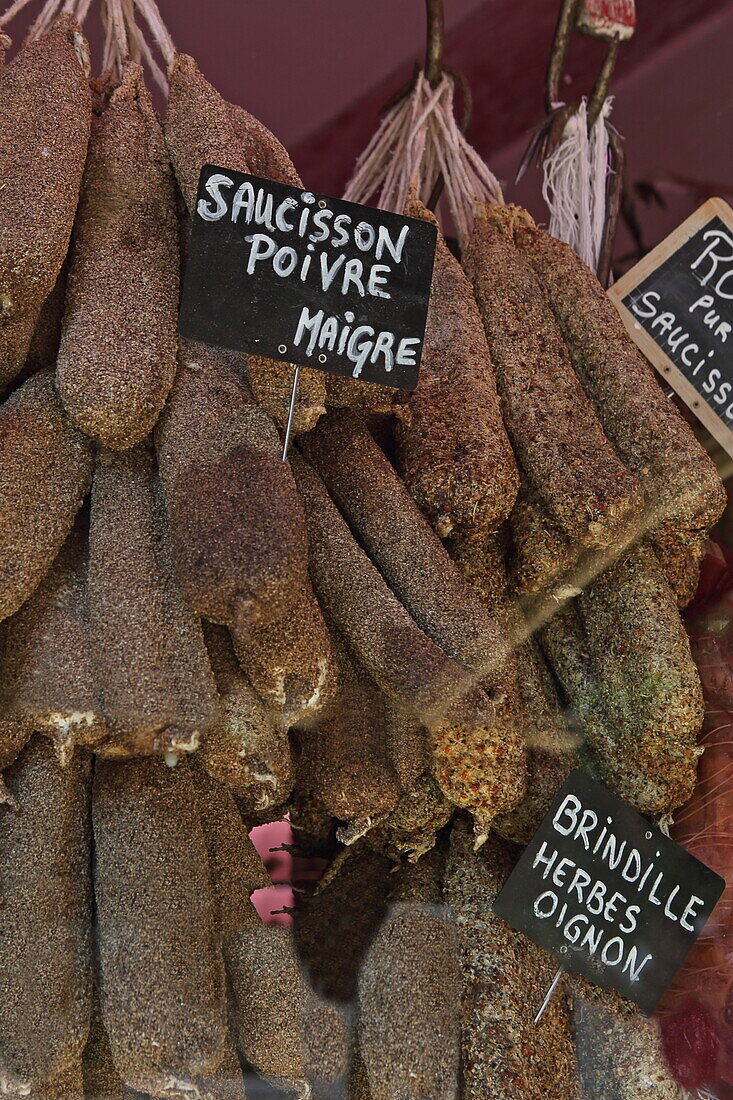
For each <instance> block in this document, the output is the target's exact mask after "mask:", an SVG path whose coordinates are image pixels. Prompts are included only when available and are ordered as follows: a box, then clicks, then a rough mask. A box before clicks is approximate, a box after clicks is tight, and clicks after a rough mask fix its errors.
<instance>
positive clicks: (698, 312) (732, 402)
mask: <svg viewBox="0 0 733 1100" xmlns="http://www.w3.org/2000/svg"><path fill="white" fill-rule="evenodd" d="M609 295H610V296H611V298H612V300H613V301H614V302H615V303H616V306H617V308H618V309H619V310H620V312H621V316H622V317H623V319H624V322H625V324H626V327H627V329H628V330H629V332H630V334H631V336H632V337H633V339H634V340H635V341H636V343H637V344H638V345H639V347H640V348H641V350H642V351H643V352H644V354H645V355H646V356H647V358H648V359H649V360H650V361H651V362H652V363H653V364H654V366H655V367H656V368H657V370H658V371H659V372H660V373H661V374H662V375H663V376H664V378H665V380H666V381H668V382H669V384H670V385H671V386H672V388H673V389H674V390H675V391H676V392H677V393H678V394H679V396H680V397H681V398H682V400H683V401H684V402H685V404H686V405H688V406H689V408H690V409H691V410H692V411H693V413H694V414H695V415H696V416H697V417H698V419H699V420H700V421H701V422H702V423H703V424H704V425H705V426H706V427H707V429H708V430H709V431H710V433H711V434H712V435H713V436H715V438H716V439H717V440H718V442H719V443H720V444H721V445H722V446H723V447H725V449H726V451H728V453H729V454H731V455H733V210H731V208H730V207H729V206H728V205H727V204H726V203H724V202H723V201H722V199H710V200H708V202H706V203H705V204H704V206H701V207H700V209H699V210H697V211H696V212H695V213H694V214H693V215H692V216H691V217H690V218H688V219H687V220H686V221H685V222H683V223H682V225H681V226H679V228H678V229H676V230H675V232H674V233H672V234H671V235H670V236H669V237H667V238H666V240H664V241H663V242H662V243H661V244H660V245H659V246H658V247H657V248H655V249H653V250H652V251H651V252H650V253H649V255H648V256H645V257H644V259H643V260H642V261H641V262H640V263H638V264H637V265H636V267H634V268H632V269H631V271H629V272H627V273H626V275H624V277H623V278H622V279H619V281H618V282H617V283H616V284H615V285H614V286H613V287H611V289H610V290H609Z"/></svg>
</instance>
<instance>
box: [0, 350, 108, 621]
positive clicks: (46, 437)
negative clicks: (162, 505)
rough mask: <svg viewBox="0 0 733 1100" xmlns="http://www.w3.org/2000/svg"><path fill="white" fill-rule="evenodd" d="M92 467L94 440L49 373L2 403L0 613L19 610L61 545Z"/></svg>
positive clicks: (4, 615) (24, 385) (87, 486)
mask: <svg viewBox="0 0 733 1100" xmlns="http://www.w3.org/2000/svg"><path fill="white" fill-rule="evenodd" d="M92 465H93V460H92V449H91V445H90V443H89V441H88V440H87V439H85V438H84V437H83V436H82V434H81V432H79V431H77V429H76V428H75V427H74V425H73V424H72V423H71V421H70V420H69V418H68V417H67V415H66V413H65V412H64V410H63V408H62V406H61V402H60V401H59V399H58V397H57V396H56V391H55V389H54V384H53V374H52V373H51V372H50V371H42V372H40V373H39V374H36V375H34V376H33V377H32V378H29V379H28V381H27V382H24V384H23V385H22V386H21V387H20V389H18V390H16V391H15V393H14V394H12V396H11V397H9V398H8V399H7V401H6V402H5V403H4V404H3V405H2V406H0V619H4V618H6V617H7V616H8V615H12V614H13V612H14V611H17V610H18V608H19V607H20V605H21V604H22V603H23V602H24V600H26V599H27V598H28V596H30V594H31V592H32V591H33V590H34V588H35V587H36V586H37V585H38V583H39V582H40V580H41V579H42V577H43V576H44V575H45V573H46V572H47V570H48V568H49V566H50V565H51V562H52V561H53V559H54V558H55V557H56V554H57V553H58V552H59V550H60V549H61V547H62V545H63V543H64V540H65V538H66V536H67V535H68V533H69V531H70V530H71V526H72V524H73V522H74V517H75V515H76V513H77V512H78V510H79V508H80V507H81V503H82V501H83V499H84V497H85V496H86V492H87V489H88V488H89V482H90V480H91V476H92Z"/></svg>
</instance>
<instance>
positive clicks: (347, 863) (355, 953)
mask: <svg viewBox="0 0 733 1100" xmlns="http://www.w3.org/2000/svg"><path fill="white" fill-rule="evenodd" d="M392 869H393V864H392V863H391V862H390V860H388V859H386V858H385V857H384V856H383V855H382V854H381V853H379V852H376V851H373V850H371V849H370V848H369V847H368V845H367V842H366V840H361V841H358V842H357V843H356V844H354V845H353V846H352V847H351V848H348V849H347V850H346V854H345V856H344V858H343V859H342V861H341V862H340V865H339V866H338V867H337V868H335V869H334V871H333V872H331V871H329V877H328V878H327V879H325V880H323V881H322V882H321V883H320V884H319V886H318V889H317V890H316V893H315V894H313V895H312V896H311V897H304V898H303V900H302V906H300V907H299V908H298V909H297V910H296V912H295V915H294V929H293V934H294V937H295V943H296V947H297V950H298V954H299V956H300V958H301V960H302V961H303V964H304V966H305V967H306V970H307V973H308V977H309V979H310V983H311V985H312V986H313V988H314V989H315V991H316V992H317V993H320V994H321V995H322V996H324V997H328V998H331V999H333V1000H335V1001H337V1002H339V1003H341V1004H348V1003H350V1002H352V1001H353V1000H354V999H355V997H356V993H357V983H358V978H359V972H360V970H361V965H362V960H363V958H364V953H365V951H366V950H367V948H368V946H369V944H370V943H371V941H372V939H373V938H374V935H375V933H376V931H377V929H378V927H379V925H380V923H381V921H382V918H383V917H384V914H385V912H386V909H387V900H388V895H389V890H390V885H391V872H392Z"/></svg>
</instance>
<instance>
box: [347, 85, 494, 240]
mask: <svg viewBox="0 0 733 1100" xmlns="http://www.w3.org/2000/svg"><path fill="white" fill-rule="evenodd" d="M454 91H455V85H454V81H453V78H452V77H451V76H450V74H448V73H444V74H443V76H442V77H441V79H440V82H439V83H438V85H437V86H436V87H435V88H432V87H431V86H430V82H429V81H428V80H427V79H426V77H425V74H424V73H422V72H421V73H419V74H418V76H417V79H416V81H415V84H414V87H413V89H412V91H411V92H410V94H409V95H407V96H405V97H404V99H402V100H400V102H399V103H397V104H395V106H394V107H391V108H390V109H389V111H387V112H386V114H385V115H384V118H383V119H382V122H381V124H380V126H379V129H378V130H377V132H376V133H375V135H374V137H373V138H372V140H371V141H370V142H369V145H368V146H367V148H366V149H365V150H364V152H363V153H362V155H361V156H360V157H359V159H358V161H357V162H356V167H355V169H354V174H353V175H352V177H351V179H350V181H349V183H348V185H347V187H346V190H345V192H344V198H345V199H347V200H348V201H349V202H359V203H366V202H368V201H369V200H370V199H372V198H375V197H376V205H377V206H378V207H380V209H382V210H393V211H395V212H396V213H400V214H401V213H402V212H403V210H404V208H405V203H406V201H407V197H408V194H409V193H410V190H411V189H414V191H415V193H416V194H417V196H418V198H420V199H421V200H422V201H423V202H427V201H428V199H429V197H430V194H431V192H432V190H433V187H434V186H435V182H436V180H437V178H438V176H439V175H440V174H441V173H442V175H443V179H444V183H445V192H444V193H445V199H446V202H447V204H448V209H449V210H450V213H451V217H452V219H453V225H454V228H455V231H456V235H457V237H458V241H459V244H460V246H461V248H463V247H464V246H465V244H466V241H467V240H468V237H469V235H470V232H471V228H472V225H473V210H474V206H475V205H476V203H477V202H480V201H485V200H488V201H489V202H503V201H504V199H503V196H502V192H501V186H500V184H499V181H498V180H497V179H496V177H495V176H494V174H493V173H492V172H491V171H489V169H488V167H487V166H486V165H485V164H484V162H483V161H482V159H481V157H480V156H479V155H478V153H477V152H476V150H475V149H473V148H472V147H471V146H470V145H469V144H468V142H467V141H466V139H465V137H464V136H463V134H462V133H461V131H460V129H459V127H458V123H457V122H456V118H455V114H454V110H453V97H454Z"/></svg>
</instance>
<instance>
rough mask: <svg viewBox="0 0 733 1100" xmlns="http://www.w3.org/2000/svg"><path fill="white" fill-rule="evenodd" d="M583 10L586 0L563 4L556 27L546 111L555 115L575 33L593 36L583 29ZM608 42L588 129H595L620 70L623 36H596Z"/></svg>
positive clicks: (590, 106) (590, 105)
mask: <svg viewBox="0 0 733 1100" xmlns="http://www.w3.org/2000/svg"><path fill="white" fill-rule="evenodd" d="M582 10H583V0H562V4H561V5H560V12H559V14H558V17H557V23H556V25H555V35H554V38H553V40H552V49H551V50H550V58H549V61H548V64H547V73H546V75H545V111H546V112H547V114H548V115H551V114H552V113H553V111H554V110H556V109H557V106H558V104H559V103H560V102H561V101H562V96H561V92H560V83H561V81H562V76H563V71H564V69H565V60H566V58H567V53H568V46H569V44H570V38H571V36H572V34H573V31H575V30H582V32H583V33H584V34H589V33H591V32H590V31H589V30H588V28H587V27H579V25H578V20H579V17H580V15H581V12H582ZM595 37H602V38H605V39H606V41H607V42H608V48H607V50H606V53H605V56H604V58H603V62H602V64H601V67H600V69H599V71H598V76H597V77H596V79H595V83H594V85H593V89H592V91H591V93H590V95H589V96H588V129H589V130H591V129H592V128H593V126H594V125H595V123H596V121H597V119H598V116H599V115H600V113H601V108H602V107H603V103H604V101H605V99H606V97H607V95H608V89H609V86H610V84H611V77H612V76H613V70H614V68H615V66H616V58H617V56H618V46H619V42H620V40H621V35H620V33H619V32H615V33H613V34H611V35H605V34H604V35H596V36H595Z"/></svg>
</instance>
